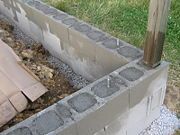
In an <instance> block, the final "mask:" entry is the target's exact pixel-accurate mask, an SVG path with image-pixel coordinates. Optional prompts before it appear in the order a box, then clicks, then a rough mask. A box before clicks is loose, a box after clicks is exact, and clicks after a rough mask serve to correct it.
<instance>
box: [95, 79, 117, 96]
mask: <svg viewBox="0 0 180 135" xmlns="http://www.w3.org/2000/svg"><path fill="white" fill-rule="evenodd" d="M107 85H108V83H107V80H104V81H102V82H100V83H98V84H97V85H95V86H94V87H93V88H92V91H93V92H94V94H95V95H97V96H98V97H100V98H106V97H108V96H111V95H112V94H113V93H115V92H117V91H118V90H119V89H120V88H119V87H118V86H116V85H112V83H111V82H110V86H109V87H108V86H107Z"/></svg>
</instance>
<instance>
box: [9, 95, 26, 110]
mask: <svg viewBox="0 0 180 135" xmlns="http://www.w3.org/2000/svg"><path fill="white" fill-rule="evenodd" d="M9 101H10V102H11V104H12V105H13V106H14V108H15V109H16V110H17V111H18V112H22V111H23V110H25V109H26V107H27V104H28V101H27V99H26V97H25V96H24V95H23V94H22V93H21V92H18V93H17V94H15V95H13V96H12V97H10V98H9Z"/></svg>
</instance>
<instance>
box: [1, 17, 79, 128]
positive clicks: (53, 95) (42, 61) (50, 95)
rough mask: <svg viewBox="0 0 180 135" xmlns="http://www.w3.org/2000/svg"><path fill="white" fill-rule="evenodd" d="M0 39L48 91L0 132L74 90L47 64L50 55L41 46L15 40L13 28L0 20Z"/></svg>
mask: <svg viewBox="0 0 180 135" xmlns="http://www.w3.org/2000/svg"><path fill="white" fill-rule="evenodd" d="M0 38H1V39H2V40H3V41H4V42H5V43H7V44H8V45H9V46H10V47H12V48H13V50H14V51H15V52H16V54H17V55H18V56H20V58H21V59H22V60H23V63H24V64H25V65H26V66H27V67H28V68H29V69H30V70H31V71H32V72H33V73H34V74H35V75H37V77H38V78H39V79H40V80H41V83H42V84H43V85H44V86H46V87H47V88H48V90H49V91H48V92H47V93H46V94H45V95H43V96H42V97H41V98H39V99H38V100H37V101H35V102H33V103H32V102H30V101H29V105H28V107H27V109H26V110H25V111H23V112H22V113H19V114H18V115H17V116H16V117H15V118H14V119H13V120H11V121H10V122H9V123H8V124H6V125H5V126H4V127H2V128H0V132H1V131H3V130H5V129H7V128H9V127H11V126H13V125H15V124H17V123H19V122H21V121H23V120H25V119H26V118H28V117H30V116H32V115H33V114H35V113H37V112H40V111H41V110H43V109H45V108H47V107H48V106H50V105H52V104H53V103H56V102H57V101H59V100H61V99H63V98H64V97H66V96H68V95H70V94H72V93H73V92H75V91H76V89H74V88H73V86H71V85H70V84H69V81H68V80H67V79H66V78H65V76H64V75H62V74H61V73H59V72H58V70H56V68H55V67H52V66H51V65H50V64H49V63H48V61H47V58H48V56H49V55H50V54H49V53H48V52H47V51H45V50H44V49H43V47H42V45H41V44H38V43H35V44H33V45H31V46H27V45H25V43H24V42H23V41H22V40H18V39H16V38H15V36H14V35H13V26H11V25H10V24H9V23H8V22H6V21H2V20H0Z"/></svg>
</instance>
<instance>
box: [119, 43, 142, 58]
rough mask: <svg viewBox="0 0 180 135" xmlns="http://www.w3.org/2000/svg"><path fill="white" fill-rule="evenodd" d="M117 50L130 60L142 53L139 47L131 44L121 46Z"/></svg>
mask: <svg viewBox="0 0 180 135" xmlns="http://www.w3.org/2000/svg"><path fill="white" fill-rule="evenodd" d="M117 51H118V53H119V54H120V55H122V56H124V57H126V58H128V59H129V60H131V61H132V60H135V59H138V58H140V57H141V56H142V55H143V54H142V52H141V51H140V50H139V49H137V48H134V47H131V46H124V47H121V48H119V49H118V50H117Z"/></svg>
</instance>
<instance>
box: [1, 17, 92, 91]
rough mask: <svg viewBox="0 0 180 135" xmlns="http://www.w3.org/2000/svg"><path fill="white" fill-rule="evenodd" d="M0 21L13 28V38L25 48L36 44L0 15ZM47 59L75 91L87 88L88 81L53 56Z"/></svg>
mask: <svg viewBox="0 0 180 135" xmlns="http://www.w3.org/2000/svg"><path fill="white" fill-rule="evenodd" d="M0 19H1V20H5V21H7V22H8V23H10V24H11V25H12V26H14V29H13V35H14V36H15V38H16V39H17V40H22V41H23V42H24V43H25V45H27V46H32V45H34V44H35V43H36V42H35V41H34V40H33V39H32V38H31V37H29V36H28V35H26V34H24V32H22V31H21V30H20V29H19V27H18V26H17V25H15V24H14V23H13V22H12V21H11V20H9V19H7V18H6V17H5V16H4V15H2V14H0ZM48 59H49V63H50V64H51V65H52V66H53V67H55V68H57V69H58V71H59V72H60V73H62V74H63V75H64V76H65V77H66V78H67V79H68V81H69V82H70V84H71V85H72V86H73V87H74V88H75V89H78V90H79V89H81V88H83V87H85V86H87V85H88V84H89V83H90V82H89V81H88V80H86V79H85V78H84V77H82V76H81V75H78V74H76V73H74V71H73V70H72V68H71V67H70V66H68V65H67V64H65V63H63V62H62V61H61V60H59V59H57V58H55V57H53V56H50V57H49V58H48Z"/></svg>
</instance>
